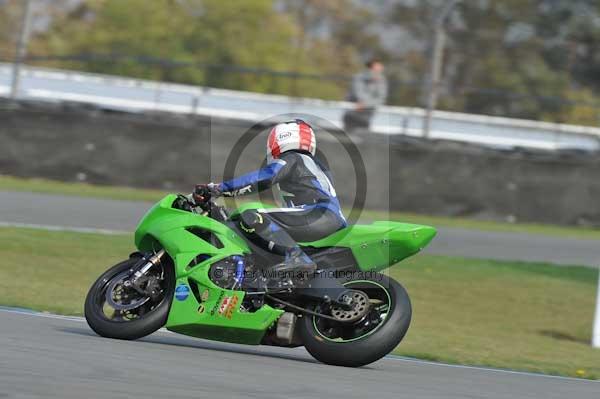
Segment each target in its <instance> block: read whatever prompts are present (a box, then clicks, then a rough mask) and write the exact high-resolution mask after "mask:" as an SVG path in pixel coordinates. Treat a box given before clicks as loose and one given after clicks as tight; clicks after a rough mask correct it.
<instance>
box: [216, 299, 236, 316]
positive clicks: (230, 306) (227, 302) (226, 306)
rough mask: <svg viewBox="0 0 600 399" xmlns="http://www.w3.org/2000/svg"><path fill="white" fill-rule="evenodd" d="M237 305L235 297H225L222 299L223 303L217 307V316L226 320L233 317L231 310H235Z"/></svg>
mask: <svg viewBox="0 0 600 399" xmlns="http://www.w3.org/2000/svg"><path fill="white" fill-rule="evenodd" d="M237 303H238V297H237V296H226V297H225V298H223V301H222V302H221V305H220V306H219V314H220V315H221V316H225V317H227V318H228V319H231V317H232V316H233V310H234V309H235V306H236V305H237Z"/></svg>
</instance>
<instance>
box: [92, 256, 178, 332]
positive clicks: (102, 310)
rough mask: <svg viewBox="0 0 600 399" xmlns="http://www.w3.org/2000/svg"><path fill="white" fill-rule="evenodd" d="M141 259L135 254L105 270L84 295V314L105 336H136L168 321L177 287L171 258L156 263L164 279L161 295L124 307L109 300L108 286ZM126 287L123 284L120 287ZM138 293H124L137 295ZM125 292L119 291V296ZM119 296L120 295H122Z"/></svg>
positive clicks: (157, 271) (156, 328)
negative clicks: (115, 306)
mask: <svg viewBox="0 0 600 399" xmlns="http://www.w3.org/2000/svg"><path fill="white" fill-rule="evenodd" d="M139 260H140V257H132V258H130V259H128V260H126V261H123V262H121V263H119V264H117V265H115V266H113V267H112V268H110V269H109V270H107V271H106V272H104V273H103V274H102V275H101V276H100V277H99V278H98V280H96V282H95V283H94V284H93V285H92V287H91V288H90V290H89V292H88V294H87V297H86V299H85V307H84V314H85V319H86V320H87V323H88V325H89V326H90V327H91V328H92V330H94V331H95V332H96V333H97V334H98V335H100V336H102V337H106V338H116V339H125V340H134V339H138V338H141V337H144V336H146V335H149V334H152V333H153V332H155V331H156V330H158V329H159V328H161V327H162V326H164V325H165V323H166V321H167V317H168V315H169V309H170V307H171V303H172V301H173V295H174V291H175V271H174V269H173V266H172V265H171V264H170V262H169V261H167V260H163V262H162V263H161V264H159V265H156V266H154V267H153V269H156V270H153V273H156V275H157V276H160V277H161V278H162V279H161V280H160V282H159V287H160V288H159V289H160V291H161V292H160V296H159V298H156V299H154V300H151V299H146V300H145V302H144V301H143V298H142V300H139V299H138V301H139V303H142V304H141V305H139V306H138V307H136V308H135V309H131V310H127V311H122V310H116V309H113V308H111V307H110V305H109V304H108V301H107V297H106V295H107V290H108V289H110V287H111V284H113V289H117V288H115V285H114V283H115V282H118V281H115V280H117V279H119V278H122V276H123V275H124V274H126V273H127V272H128V271H129V270H130V269H131V268H132V267H134V266H135V265H136V264H137V263H138V262H139ZM121 289H123V288H121ZM134 294H135V293H134V292H133V293H125V295H134ZM119 295H123V294H117V297H119ZM119 299H120V297H119Z"/></svg>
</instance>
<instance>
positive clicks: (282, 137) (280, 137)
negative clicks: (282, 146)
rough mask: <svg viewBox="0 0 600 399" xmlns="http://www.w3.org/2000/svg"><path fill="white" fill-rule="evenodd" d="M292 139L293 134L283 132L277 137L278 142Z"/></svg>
mask: <svg viewBox="0 0 600 399" xmlns="http://www.w3.org/2000/svg"><path fill="white" fill-rule="evenodd" d="M290 137H292V132H281V133H279V135H277V140H279V141H282V140H285V139H289V138H290Z"/></svg>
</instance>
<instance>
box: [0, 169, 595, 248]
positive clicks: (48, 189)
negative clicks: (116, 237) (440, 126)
mask: <svg viewBox="0 0 600 399" xmlns="http://www.w3.org/2000/svg"><path fill="white" fill-rule="evenodd" d="M0 190H10V191H27V192H38V193H46V194H61V195H72V196H80V197H94V198H107V199H120V200H131V201H150V202H155V201H158V200H159V199H160V198H162V197H163V196H165V195H166V194H167V192H166V191H161V190H148V189H136V188H130V187H117V186H99V185H92V184H87V183H66V182H59V181H54V180H47V179H23V178H17V177H11V176H4V175H0ZM346 213H347V214H348V213H349V211H346ZM363 216H364V217H366V218H368V219H372V220H398V221H403V222H407V223H419V224H428V225H431V226H436V227H460V228H465V229H473V230H488V231H505V232H521V233H530V234H543V235H553V236H560V237H572V238H587V239H600V229H590V228H583V227H563V226H553V225H543V224H532V223H516V224H515V223H502V222H493V221H485V220H475V219H468V218H455V217H443V216H428V215H420V214H414V213H406V212H392V213H388V212H379V211H368V210H366V211H364V212H363Z"/></svg>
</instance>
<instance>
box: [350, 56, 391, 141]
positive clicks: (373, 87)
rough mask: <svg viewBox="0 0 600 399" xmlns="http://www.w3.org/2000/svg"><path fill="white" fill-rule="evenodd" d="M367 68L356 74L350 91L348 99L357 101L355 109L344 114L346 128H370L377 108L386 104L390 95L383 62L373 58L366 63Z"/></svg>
mask: <svg viewBox="0 0 600 399" xmlns="http://www.w3.org/2000/svg"><path fill="white" fill-rule="evenodd" d="M366 67H367V69H366V70H365V71H363V72H361V73H358V74H356V75H354V77H353V78H352V85H351V87H350V91H349V93H348V100H349V101H352V102H354V103H355V107H354V109H353V110H348V111H347V112H346V113H345V114H344V130H346V131H352V130H354V129H368V128H369V126H370V124H371V119H372V118H373V114H374V113H375V109H376V108H377V107H378V106H380V105H383V104H385V101H386V99H387V95H388V85H387V80H386V78H385V75H384V74H383V71H384V66H383V63H382V62H381V61H380V60H378V59H371V60H370V61H369V62H367V64H366Z"/></svg>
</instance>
